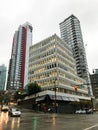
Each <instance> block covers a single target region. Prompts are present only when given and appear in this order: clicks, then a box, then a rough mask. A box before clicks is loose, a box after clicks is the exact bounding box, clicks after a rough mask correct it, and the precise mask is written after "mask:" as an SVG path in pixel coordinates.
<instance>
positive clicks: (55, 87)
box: [54, 80, 57, 113]
mask: <svg viewBox="0 0 98 130" xmlns="http://www.w3.org/2000/svg"><path fill="white" fill-rule="evenodd" d="M54 92H55V93H54V96H55V97H54V106H55V112H56V113H57V106H56V80H55V81H54Z"/></svg>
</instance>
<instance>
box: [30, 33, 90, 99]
mask: <svg viewBox="0 0 98 130" xmlns="http://www.w3.org/2000/svg"><path fill="white" fill-rule="evenodd" d="M28 80H29V82H37V83H38V85H40V86H41V88H42V89H43V90H51V93H53V91H52V90H55V88H56V92H57V95H63V96H64V95H65V96H66V95H67V97H68V98H69V97H75V98H76V100H79V99H84V100H85V99H87V100H90V98H89V97H88V89H87V86H86V85H83V84H86V81H85V80H84V79H82V78H80V77H78V76H77V71H76V63H75V59H74V58H73V54H72V51H71V48H70V47H69V45H67V44H66V43H65V42H64V41H63V40H62V39H61V38H59V37H58V36H57V35H56V34H54V35H52V36H50V37H49V38H47V39H45V40H42V41H41V42H39V43H37V44H34V45H33V46H31V47H30V50H29V75H28ZM79 84H80V86H79ZM76 85H78V90H77V91H75V89H74V86H76ZM81 86H82V87H81ZM49 92H50V91H49ZM72 100H73V99H72Z"/></svg>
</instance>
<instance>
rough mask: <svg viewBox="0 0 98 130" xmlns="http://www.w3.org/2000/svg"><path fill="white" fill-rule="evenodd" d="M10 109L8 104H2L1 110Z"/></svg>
mask: <svg viewBox="0 0 98 130" xmlns="http://www.w3.org/2000/svg"><path fill="white" fill-rule="evenodd" d="M8 110H9V107H8V105H2V106H1V111H8Z"/></svg>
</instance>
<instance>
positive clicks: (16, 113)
mask: <svg viewBox="0 0 98 130" xmlns="http://www.w3.org/2000/svg"><path fill="white" fill-rule="evenodd" d="M9 115H10V116H21V111H20V110H19V109H18V108H10V109H9Z"/></svg>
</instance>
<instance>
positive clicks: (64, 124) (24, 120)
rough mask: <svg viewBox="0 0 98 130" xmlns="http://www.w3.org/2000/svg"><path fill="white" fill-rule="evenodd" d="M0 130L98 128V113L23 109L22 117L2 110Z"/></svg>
mask: <svg viewBox="0 0 98 130" xmlns="http://www.w3.org/2000/svg"><path fill="white" fill-rule="evenodd" d="M0 130H98V114H97V113H94V114H88V115H87V114H82V115H78V114H50V113H34V112H32V111H25V110H22V115H21V117H10V116H8V112H0Z"/></svg>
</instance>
